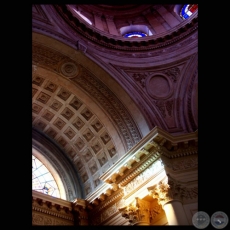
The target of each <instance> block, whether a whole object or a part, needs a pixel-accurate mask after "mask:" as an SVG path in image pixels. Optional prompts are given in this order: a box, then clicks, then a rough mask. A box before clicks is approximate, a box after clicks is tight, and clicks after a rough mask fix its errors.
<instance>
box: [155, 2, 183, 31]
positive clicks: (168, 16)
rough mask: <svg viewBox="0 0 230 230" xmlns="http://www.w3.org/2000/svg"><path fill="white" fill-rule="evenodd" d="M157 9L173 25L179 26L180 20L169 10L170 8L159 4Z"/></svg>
mask: <svg viewBox="0 0 230 230" xmlns="http://www.w3.org/2000/svg"><path fill="white" fill-rule="evenodd" d="M155 9H156V10H157V12H158V13H159V14H160V15H161V17H162V18H164V20H165V21H166V22H167V23H168V24H169V25H170V26H171V27H174V26H177V25H178V24H179V23H180V22H179V20H178V19H177V18H175V17H174V16H173V15H172V14H171V13H170V12H168V10H167V9H165V8H164V7H163V6H160V5H159V6H157V7H156V8H155Z"/></svg>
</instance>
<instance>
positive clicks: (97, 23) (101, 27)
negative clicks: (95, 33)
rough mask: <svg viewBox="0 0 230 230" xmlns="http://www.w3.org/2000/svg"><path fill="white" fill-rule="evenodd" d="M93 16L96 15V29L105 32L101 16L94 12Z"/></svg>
mask: <svg viewBox="0 0 230 230" xmlns="http://www.w3.org/2000/svg"><path fill="white" fill-rule="evenodd" d="M93 15H94V22H95V27H96V28H98V29H99V30H102V31H104V28H103V24H102V19H101V14H99V13H96V12H94V13H93Z"/></svg>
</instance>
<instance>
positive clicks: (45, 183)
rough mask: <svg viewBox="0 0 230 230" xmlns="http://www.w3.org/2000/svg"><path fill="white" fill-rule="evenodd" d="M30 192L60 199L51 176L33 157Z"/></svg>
mask: <svg viewBox="0 0 230 230" xmlns="http://www.w3.org/2000/svg"><path fill="white" fill-rule="evenodd" d="M32 190H36V191H38V192H41V193H44V194H48V195H51V196H54V197H57V198H60V192H59V189H58V186H57V183H56V181H55V179H54V177H53V175H52V174H51V173H50V171H49V170H48V169H47V168H46V167H45V165H44V164H43V163H42V162H41V161H40V160H38V158H36V157H35V156H34V155H32Z"/></svg>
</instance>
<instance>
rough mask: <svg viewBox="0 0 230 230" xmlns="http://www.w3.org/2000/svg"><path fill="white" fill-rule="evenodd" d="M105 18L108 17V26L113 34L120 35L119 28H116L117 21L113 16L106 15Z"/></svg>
mask: <svg viewBox="0 0 230 230" xmlns="http://www.w3.org/2000/svg"><path fill="white" fill-rule="evenodd" d="M105 18H106V23H107V26H108V29H109V33H110V34H113V35H119V33H118V31H117V28H116V25H115V23H114V21H113V17H112V16H109V15H106V16H105Z"/></svg>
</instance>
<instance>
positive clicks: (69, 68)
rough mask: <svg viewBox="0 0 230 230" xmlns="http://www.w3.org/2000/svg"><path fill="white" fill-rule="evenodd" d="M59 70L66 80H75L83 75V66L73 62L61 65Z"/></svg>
mask: <svg viewBox="0 0 230 230" xmlns="http://www.w3.org/2000/svg"><path fill="white" fill-rule="evenodd" d="M59 69H60V72H61V74H62V75H63V76H64V77H66V78H75V77H77V76H78V75H79V74H80V73H81V66H80V65H78V64H76V63H74V62H72V61H65V62H62V63H60V64H59Z"/></svg>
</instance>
